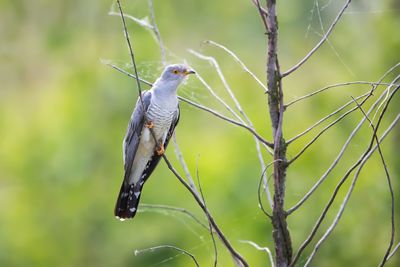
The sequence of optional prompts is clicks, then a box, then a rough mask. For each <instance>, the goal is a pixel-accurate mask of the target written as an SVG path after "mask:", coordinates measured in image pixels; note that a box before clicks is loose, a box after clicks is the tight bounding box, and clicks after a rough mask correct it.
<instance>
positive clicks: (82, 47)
mask: <svg viewBox="0 0 400 267" xmlns="http://www.w3.org/2000/svg"><path fill="white" fill-rule="evenodd" d="M278 2H279V3H278V16H279V27H280V32H279V34H280V35H279V56H280V63H281V68H282V69H283V70H287V69H288V68H289V67H290V66H292V65H293V64H295V63H296V62H297V61H298V60H300V59H301V58H302V57H303V56H304V55H305V54H306V53H307V52H308V51H309V50H310V49H311V48H312V47H313V45H314V44H316V43H317V42H318V40H319V39H320V35H321V34H322V29H321V24H320V20H319V18H318V12H317V9H316V4H315V3H318V7H319V9H320V15H321V16H320V17H321V19H322V21H321V22H322V25H323V27H324V29H325V30H326V29H327V28H328V26H329V24H330V22H331V21H332V20H333V18H334V17H335V16H336V14H337V12H338V10H339V9H340V7H341V5H342V2H343V1H330V0H321V1H319V2H314V1H313V0H307V1H293V0H292V1H289V0H282V1H278ZM123 5H124V7H125V11H126V12H127V13H129V14H131V15H134V16H136V17H138V18H143V17H146V16H149V10H148V3H147V1H146V0H136V1H123ZM154 6H155V12H156V20H157V24H158V26H159V29H160V32H161V35H162V38H163V41H164V43H165V45H166V46H167V47H168V61H169V62H171V63H172V62H183V61H185V60H186V61H187V62H188V63H189V64H191V65H192V66H193V67H194V68H195V69H196V70H197V71H198V72H199V73H200V74H201V75H202V76H203V77H204V78H205V80H206V81H207V82H208V83H209V84H210V85H211V86H212V87H213V88H214V89H215V90H216V92H217V93H219V94H220V95H221V96H222V97H224V99H227V102H228V103H230V104H232V101H229V98H228V95H227V94H226V92H225V91H224V88H223V86H222V83H221V81H220V80H219V79H218V76H217V75H216V73H215V71H214V70H213V69H212V67H211V66H210V64H209V63H208V62H205V61H202V60H199V59H197V58H196V57H194V56H193V55H191V54H190V53H188V52H187V49H188V48H192V49H195V50H197V51H201V52H202V53H204V54H206V55H211V56H214V57H215V58H216V59H217V60H218V62H219V64H220V66H221V68H222V70H223V72H224V74H225V75H226V78H227V81H228V83H229V84H230V85H231V87H232V89H233V90H234V92H235V93H236V94H237V97H238V99H239V100H240V102H241V103H242V105H243V108H244V110H245V111H246V112H247V114H248V115H249V117H250V118H251V119H252V121H253V123H254V125H255V127H256V129H257V131H258V132H259V133H261V134H262V135H264V136H266V138H268V139H271V133H270V123H269V116H268V113H267V99H266V96H265V94H263V92H262V90H261V88H259V86H258V85H257V83H255V82H254V80H252V79H251V78H250V77H249V76H248V75H246V73H244V72H243V71H242V69H241V68H240V67H239V66H238V65H237V64H236V63H235V62H234V61H233V60H232V58H230V57H229V56H227V55H226V54H225V53H223V52H221V51H220V50H218V49H216V48H213V47H209V46H206V45H204V44H202V41H203V40H207V39H211V40H214V41H217V42H220V43H222V44H224V45H226V46H227V47H229V48H230V49H231V50H233V51H234V52H235V53H236V54H237V55H238V56H239V57H240V58H241V59H242V60H243V61H244V62H245V63H246V64H247V65H248V67H249V68H250V69H251V70H252V71H254V73H255V74H256V75H257V76H258V77H260V79H261V80H262V81H265V79H266V78H265V58H266V41H265V35H264V29H263V27H262V23H261V20H260V18H259V16H258V13H257V11H256V9H255V8H254V6H253V5H252V3H251V1H250V0H242V1H228V0H224V1H222V0H221V1H178V0H164V1H161V0H155V1H154ZM113 9H115V6H114V5H113V2H112V1H109V0H107V1H99V0H97V1H94V0H90V1H78V0H70V1H50V0H37V1H28V0H17V1H6V0H0V209H1V212H0V266H77V267H78V266H99V267H100V266H139V267H141V266H192V265H193V264H192V262H191V261H190V259H189V258H188V257H186V256H183V255H181V254H179V253H177V252H176V251H173V250H168V249H161V250H157V251H154V252H148V253H142V254H139V255H137V256H135V255H134V251H135V250H136V249H143V248H148V247H152V246H158V245H164V244H168V245H175V246H178V247H180V248H184V249H187V250H188V251H189V252H191V253H193V254H194V255H195V256H196V257H197V258H198V260H199V262H200V264H201V265H202V266H212V264H213V246H212V242H211V239H210V235H209V234H208V233H207V231H206V230H205V229H203V228H201V227H200V226H198V224H196V223H195V222H194V221H193V220H191V219H190V218H188V217H187V216H185V215H183V214H180V213H176V212H171V211H162V210H161V211H160V210H152V209H143V210H142V211H141V212H139V213H138V214H137V216H136V218H135V219H134V220H131V221H125V222H120V221H118V220H116V219H115V218H114V216H113V208H114V204H115V201H116V197H117V193H118V191H119V188H120V183H121V181H122V177H123V163H122V151H121V144H122V139H123V136H124V134H125V129H126V125H127V123H128V120H129V118H130V114H131V112H132V109H133V106H134V104H135V102H136V98H137V89H136V85H135V82H134V80H132V79H130V78H129V77H127V76H125V75H123V74H121V73H118V72H116V71H115V70H113V69H111V68H109V67H108V66H106V65H105V64H103V63H102V62H103V61H107V62H112V63H114V64H116V65H118V66H120V67H122V68H124V69H127V70H129V71H131V68H130V63H129V62H130V61H129V54H128V51H127V47H126V43H125V39H124V35H123V32H122V28H121V21H120V19H119V18H118V17H116V16H109V15H108V12H109V11H110V10H113ZM128 27H129V30H130V33H131V34H132V38H133V44H134V49H135V51H136V57H137V62H138V67H139V71H140V73H141V75H142V77H144V78H146V79H148V80H150V81H154V79H155V78H156V77H157V76H158V75H159V74H160V72H161V70H162V63H161V57H160V50H159V47H158V46H157V44H156V43H155V42H154V39H153V37H152V36H151V34H149V32H148V31H146V30H145V29H143V28H141V27H139V26H138V25H137V24H135V23H133V22H132V21H128ZM399 28H400V4H399V2H398V1H397V0H385V1H373V0H364V1H361V0H358V1H353V3H352V4H351V6H350V7H349V9H348V12H346V13H345V15H344V16H343V18H342V20H341V21H340V22H339V24H338V25H337V27H336V29H335V31H334V33H333V34H332V35H331V37H330V39H329V40H330V45H329V44H325V45H323V47H322V48H321V49H320V50H319V51H318V52H317V53H316V54H315V55H314V56H313V57H312V58H311V59H310V61H309V62H308V63H306V64H305V65H304V66H303V67H302V68H301V69H300V70H298V71H297V72H295V73H294V74H293V75H291V76H290V77H288V78H287V79H286V80H285V81H284V84H283V86H284V94H285V100H286V101H290V100H293V99H295V98H296V97H299V96H301V95H304V94H306V93H308V92H311V91H314V90H316V89H318V88H321V87H323V86H326V85H329V84H332V83H337V82H345V81H356V80H365V81H377V80H378V79H379V77H381V76H382V75H383V73H385V71H386V70H388V69H389V68H390V67H391V66H393V65H394V64H396V63H398V62H399V61H400V34H399ZM399 74H400V71H399V70H397V71H395V72H394V73H392V74H391V75H389V77H388V78H387V79H386V80H385V81H386V82H390V81H391V80H393V78H394V77H395V76H397V75H399ZM369 88H370V87H369V86H351V87H343V88H340V89H336V90H332V91H329V92H326V93H324V94H321V95H319V96H318V97H315V98H313V99H310V100H307V101H304V102H301V103H299V104H296V105H294V106H292V107H291V108H289V109H288V110H287V112H286V113H285V116H286V117H285V125H284V134H285V136H286V138H287V139H288V138H291V137H293V136H295V135H296V134H297V133H299V132H301V131H303V130H304V129H306V128H307V127H308V126H309V125H311V124H312V123H314V122H316V121H317V120H318V119H319V118H321V117H323V116H325V115H327V114H328V113H330V112H331V111H333V110H334V109H335V108H336V107H338V106H339V105H342V104H344V103H345V102H347V101H349V100H350V96H357V95H360V94H362V93H364V92H366V91H367V90H369ZM382 90H383V87H380V89H379V91H378V92H379V93H380V92H382ZM379 93H378V94H377V95H379ZM180 94H181V95H182V96H185V97H188V98H190V99H192V100H194V101H197V102H199V103H201V104H206V105H208V106H210V107H212V108H214V109H215V110H217V111H219V112H221V113H224V114H227V115H228V113H227V112H226V111H225V109H224V107H222V106H220V105H219V104H218V103H217V102H216V101H215V100H214V99H213V98H212V97H211V96H210V94H209V93H208V92H207V91H206V90H205V88H204V87H203V86H202V85H201V83H200V82H199V81H198V80H197V79H196V78H195V77H192V78H191V79H190V80H189V81H188V82H187V84H185V85H184V86H182V88H181V90H180ZM370 103H372V102H369V104H370ZM399 104H400V102H399V99H398V96H397V97H396V98H395V99H394V102H393V105H391V108H390V109H389V112H388V115H387V117H386V119H385V120H384V122H383V126H382V129H385V127H387V126H388V125H389V123H390V122H391V121H392V120H393V119H394V117H395V116H396V115H397V113H398V106H399ZM367 106H368V105H367ZM181 112H182V115H181V121H180V125H179V126H178V128H177V131H176V134H177V138H178V142H179V145H180V148H181V150H182V152H183V154H184V156H185V159H186V162H187V163H188V166H189V168H190V170H191V171H192V174H193V175H194V174H195V170H196V164H197V165H198V169H199V174H200V180H201V184H202V189H203V191H204V196H205V198H206V201H207V205H208V207H209V209H210V210H211V212H212V214H213V215H214V216H215V219H216V221H217V222H218V223H219V225H220V227H221V228H222V230H223V231H224V232H225V233H226V235H227V236H228V238H229V239H230V241H231V242H232V244H233V246H234V247H235V248H237V249H238V250H239V251H240V252H241V253H242V255H243V256H244V257H245V258H246V259H247V260H248V262H249V264H250V266H268V264H269V261H268V258H267V255H266V254H265V252H263V251H258V250H256V249H254V248H253V247H251V246H250V245H248V244H245V243H241V242H240V240H252V241H254V242H256V243H257V244H259V245H260V246H268V247H269V248H270V249H271V250H273V244H272V239H271V231H272V230H271V225H270V223H269V222H268V220H267V219H266V217H265V216H263V214H262V212H261V211H260V209H259V208H258V202H257V193H256V192H257V187H258V181H259V177H260V174H261V168H260V166H259V162H258V159H257V154H256V150H255V145H254V141H253V138H252V137H251V135H249V134H248V132H246V131H245V130H243V129H241V128H238V127H235V126H232V125H230V124H227V123H225V122H222V121H220V120H218V119H217V118H215V117H212V116H211V115H209V114H208V113H205V112H203V111H199V110H197V109H194V108H193V107H191V106H188V105H187V104H185V103H182V104H181ZM360 118H362V115H361V114H360V113H359V112H355V113H353V114H352V115H351V116H349V117H348V118H346V119H345V120H343V121H342V122H341V123H340V124H338V125H337V126H336V127H335V128H333V129H331V130H329V131H328V132H327V133H326V134H325V135H324V136H323V137H322V138H320V140H319V141H318V142H317V143H316V145H315V146H314V147H312V148H311V149H310V150H309V151H308V153H307V154H306V155H305V156H304V157H303V158H301V159H300V160H298V161H297V162H296V163H295V164H293V166H291V168H290V169H289V171H288V177H287V193H286V196H287V201H286V207H288V208H289V207H291V206H292V205H294V204H295V203H296V202H297V201H298V200H299V199H300V198H301V197H302V196H303V195H304V194H305V193H306V192H307V191H308V189H309V188H310V187H311V186H312V185H313V184H314V183H315V181H316V180H317V179H318V178H319V177H320V176H321V175H322V174H323V173H324V172H325V170H326V169H327V168H328V166H329V165H330V164H331V162H332V161H333V159H334V157H335V156H336V155H337V153H338V152H339V151H340V147H341V146H342V145H343V143H344V142H345V140H346V138H347V136H348V135H349V134H350V132H351V131H352V129H353V128H354V127H355V125H356V122H357V121H358V120H359V119H360ZM320 129H321V128H320ZM317 132H318V130H316V131H313V132H312V133H310V134H308V135H307V136H306V137H304V138H301V139H299V140H298V141H297V142H295V143H293V144H292V145H291V146H290V147H289V149H288V157H289V158H290V157H292V156H294V155H296V154H297V152H298V151H299V150H300V149H301V148H302V147H303V146H304V145H305V144H306V143H307V141H309V140H310V139H311V138H312V136H314V135H315V134H316V133H317ZM381 132H382V131H380V133H381ZM370 134H371V130H370V129H369V128H368V127H366V126H364V127H363V128H362V131H361V133H360V134H358V135H357V136H356V138H355V140H354V142H352V144H351V145H350V147H349V149H348V151H347V152H346V154H345V157H344V158H343V160H342V161H341V163H340V164H339V166H338V168H337V169H335V171H334V172H333V173H332V174H331V175H330V176H329V177H328V179H327V181H326V182H325V183H324V184H323V185H322V186H321V187H320V188H319V190H318V191H317V193H316V194H315V195H314V196H313V197H312V198H310V200H309V201H308V202H306V204H305V205H304V206H303V207H301V208H300V209H299V210H298V211H296V212H295V213H294V214H293V215H292V216H291V217H289V228H290V231H291V234H292V240H293V246H294V249H295V250H297V248H298V246H299V245H300V244H301V242H302V241H303V240H304V239H305V237H306V236H307V235H308V234H309V232H310V230H311V227H312V226H313V224H314V222H315V220H316V219H317V218H318V216H319V214H320V212H321V210H322V208H323V207H324V205H325V204H326V202H327V200H328V198H329V197H330V195H331V192H332V190H333V187H334V186H335V184H336V183H337V182H338V180H339V179H340V178H341V177H342V175H343V174H344V172H345V170H346V169H347V168H348V167H349V166H351V164H353V163H354V162H355V161H356V159H357V158H358V157H359V155H360V154H361V153H362V151H364V149H365V148H366V147H367V144H368V142H369V140H370ZM382 147H383V149H384V153H385V156H386V160H387V162H388V165H389V171H390V173H391V175H392V179H393V186H394V190H395V193H397V199H396V204H397V207H396V216H397V217H396V226H397V227H398V228H399V226H400V225H399V219H400V218H399V212H398V211H399V208H398V207H399V206H400V202H399V196H400V195H399V194H398V193H399V186H400V185H399V184H400V183H399V179H398V177H399V173H400V164H399V159H398V158H399V154H398V148H399V127H397V128H396V129H395V130H394V131H393V132H392V133H391V134H390V135H389V136H388V138H387V139H386V140H385V142H384V144H383V145H382ZM167 155H168V156H169V158H170V159H172V160H173V162H174V164H175V166H177V168H178V169H179V171H181V172H182V169H181V167H180V166H179V163H178V162H177V160H176V158H175V155H174V152H173V146H172V145H171V146H170V147H169V149H168V152H167ZM264 156H265V161H266V162H269V161H271V157H270V156H268V154H266V153H265V154H264ZM182 173H183V172H182ZM351 177H352V176H351ZM349 184H350V183H349V182H347V183H346V184H345V185H344V189H343V190H342V192H341V193H340V194H339V196H338V201H337V202H335V204H334V206H333V209H332V211H331V212H330V213H329V215H328V218H327V221H326V223H324V224H323V227H322V228H323V230H325V229H326V228H327V227H328V226H329V224H330V222H331V221H332V219H333V218H334V216H335V214H336V211H337V210H338V208H339V206H340V203H339V202H340V201H341V200H342V198H343V197H344V193H345V192H346V191H347V188H348V186H349ZM264 199H265V196H264ZM141 203H148V204H164V205H172V206H177V207H183V208H186V209H187V210H189V211H191V212H192V213H193V214H195V215H196V216H198V217H199V218H201V220H203V221H204V222H205V220H204V216H203V214H202V213H201V211H200V209H199V207H198V206H196V204H195V203H194V201H193V199H192V198H191V197H190V195H189V193H188V192H187V191H186V190H185V189H184V187H183V186H182V185H181V184H180V183H179V182H178V181H177V179H176V178H175V177H174V176H173V175H172V174H171V173H170V172H169V171H168V169H167V168H166V165H165V164H164V163H163V162H161V163H160V165H159V166H158V168H157V170H156V171H155V172H154V174H153V175H152V177H151V179H149V181H148V183H147V184H146V186H145V189H144V192H143V196H142V200H141ZM265 203H266V202H265ZM265 205H267V204H265ZM321 233H322V232H321V231H320V232H319V233H318V234H317V237H320V236H321ZM389 233H390V198H389V193H388V187H387V182H386V178H385V176H384V172H383V168H382V165H381V163H380V160H379V157H377V155H375V156H374V157H373V158H372V160H371V161H370V162H369V163H368V164H367V165H366V167H365V169H364V170H363V171H362V173H361V176H360V179H359V181H358V184H357V187H356V189H355V191H354V193H353V195H352V198H351V199H350V203H349V205H348V207H347V209H346V211H345V213H344V216H343V218H342V220H341V221H340V223H339V225H338V226H337V228H336V230H335V231H334V232H333V234H332V235H331V236H330V237H329V239H328V241H327V242H326V243H325V244H324V245H323V246H322V247H321V249H320V251H319V252H318V254H317V256H316V257H315V260H314V262H313V266H376V265H377V264H378V263H379V262H380V260H381V259H382V257H383V255H384V252H385V250H386V248H387V246H388V241H389ZM398 242H399V234H398V231H397V233H396V243H398ZM217 243H218V256H219V263H218V266H232V265H233V263H232V261H231V259H230V256H229V254H228V253H227V252H226V250H225V249H224V248H223V247H222V246H221V245H220V243H219V242H217ZM314 244H315V242H313V243H312V245H314ZM310 248H311V247H310ZM310 248H309V249H307V250H306V252H305V254H304V257H303V258H302V259H301V260H300V265H301V263H303V262H304V261H305V259H306V258H305V256H307V255H308V254H309V253H310V251H311V250H310ZM387 266H400V256H399V253H397V255H396V256H394V257H393V258H392V259H391V260H390V262H389V264H388V265H387Z"/></svg>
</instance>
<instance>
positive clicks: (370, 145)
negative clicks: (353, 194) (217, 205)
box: [290, 89, 397, 266]
mask: <svg viewBox="0 0 400 267" xmlns="http://www.w3.org/2000/svg"><path fill="white" fill-rule="evenodd" d="M396 91H397V89H396ZM396 91H394V92H393V93H392V96H393V95H394V93H395V92H396ZM381 98H382V95H381V97H380V99H381ZM380 99H378V101H379V100H380ZM378 101H376V102H375V103H374V105H373V106H372V107H371V108H370V110H369V111H368V113H367V115H369V114H370V113H371V112H372V110H373V109H374V108H375V107H376V105H377V103H378ZM388 105H389V101H388V102H387V103H386V105H385V109H384V110H385V111H386V108H387V107H388ZM383 114H384V112H383V111H382V113H381V117H380V118H379V121H378V123H377V125H376V130H377V129H378V128H379V125H380V122H381V121H382V118H383ZM365 120H366V119H365V117H364V118H363V119H362V121H361V122H360V124H359V125H358V126H360V125H361V124H362V123H363V122H364V121H365ZM358 126H357V127H358ZM374 140H375V139H374V138H372V140H371V141H370V143H369V146H368V148H367V149H366V151H365V152H364V153H363V155H362V156H361V157H360V158H359V159H358V161H357V162H356V163H354V164H353V165H352V166H351V167H350V168H349V169H348V170H347V172H346V173H345V175H344V176H343V178H342V179H341V180H340V182H339V183H338V184H337V186H336V187H335V190H334V191H333V193H332V196H331V197H330V199H329V201H328V203H327V204H326V206H325V208H324V209H323V212H322V213H321V215H320V217H319V218H318V220H317V222H316V224H315V225H314V227H313V229H312V230H311V233H310V234H309V236H308V237H307V238H306V240H305V241H304V242H303V243H302V244H301V246H300V248H299V249H298V251H297V253H296V255H295V257H294V258H293V261H292V262H291V264H290V266H295V264H296V262H297V261H298V259H299V258H300V256H301V254H302V252H303V251H304V249H305V248H306V247H307V246H308V244H310V242H311V241H312V239H313V238H314V236H315V234H316V232H317V230H318V229H319V227H320V226H321V224H322V222H323V220H324V219H325V217H326V214H327V213H328V211H329V209H330V207H331V206H332V204H333V202H334V200H335V198H336V196H337V194H338V192H339V190H340V188H341V186H342V185H343V184H344V182H345V181H346V180H347V178H348V177H349V175H350V174H351V173H352V172H353V170H355V169H356V168H357V167H358V166H359V165H360V164H362V162H363V160H364V159H365V157H366V156H367V155H368V153H369V152H370V151H371V150H372V148H373V143H374ZM339 219H340V217H339V218H338V220H339ZM338 220H337V221H338ZM336 223H337V222H336ZM333 228H334V226H333ZM333 228H332V230H333ZM332 230H331V231H332ZM328 231H329V229H328ZM328 231H327V235H329V233H330V232H329V233H328ZM321 239H322V238H321ZM317 245H318V244H317ZM317 249H318V248H317ZM315 250H316V249H315ZM313 253H314V252H313ZM314 254H315V253H314Z"/></svg>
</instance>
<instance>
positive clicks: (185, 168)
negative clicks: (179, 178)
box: [172, 132, 199, 194]
mask: <svg viewBox="0 0 400 267" xmlns="http://www.w3.org/2000/svg"><path fill="white" fill-rule="evenodd" d="M172 140H173V141H174V146H175V155H176V157H177V159H178V160H179V163H180V164H181V166H182V168H183V171H184V172H185V176H186V178H187V180H188V181H189V185H190V187H191V188H192V189H193V190H194V191H195V192H196V193H197V194H199V192H197V188H196V185H195V184H194V181H193V178H192V175H191V174H190V171H189V168H188V166H187V165H186V162H185V159H184V158H183V155H182V152H181V150H180V149H179V145H178V142H177V139H176V133H175V132H174V133H173V135H172Z"/></svg>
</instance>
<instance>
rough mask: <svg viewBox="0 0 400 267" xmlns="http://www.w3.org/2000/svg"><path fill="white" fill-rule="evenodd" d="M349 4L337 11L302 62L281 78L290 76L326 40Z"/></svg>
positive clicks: (347, 1)
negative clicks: (329, 24)
mask: <svg viewBox="0 0 400 267" xmlns="http://www.w3.org/2000/svg"><path fill="white" fill-rule="evenodd" d="M350 2H351V0H346V3H345V4H344V5H343V7H342V9H341V10H340V11H339V13H338V15H337V16H336V18H335V19H334V21H333V22H332V24H331V26H330V27H329V29H328V30H327V31H326V33H325V34H324V36H323V37H322V39H321V40H320V41H319V42H318V44H317V45H316V46H315V47H314V48H313V49H311V51H310V52H309V53H308V54H307V55H306V56H305V57H304V58H303V59H302V60H300V62H299V63H297V64H296V65H294V66H293V67H292V68H290V69H289V70H287V71H286V72H284V73H282V77H286V76H288V75H289V74H291V73H292V72H294V71H295V70H297V69H298V68H299V67H300V66H301V65H303V64H304V63H305V62H306V61H307V60H308V59H309V58H310V57H311V56H312V55H313V54H314V53H315V52H316V51H317V50H318V49H319V48H320V47H321V45H322V44H323V43H324V42H325V41H326V40H327V39H328V36H329V35H330V34H331V32H332V30H333V29H334V28H335V26H336V24H337V23H338V21H339V20H340V18H341V17H342V15H343V13H344V11H345V10H346V9H347V7H348V6H349V4H350Z"/></svg>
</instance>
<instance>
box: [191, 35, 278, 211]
mask: <svg viewBox="0 0 400 267" xmlns="http://www.w3.org/2000/svg"><path fill="white" fill-rule="evenodd" d="M209 42H210V43H211V44H213V45H216V46H217V47H220V48H221V49H224V50H225V51H228V53H229V52H230V51H229V50H228V49H227V48H225V47H224V46H221V45H219V44H217V43H214V42H212V41H209ZM190 52H191V53H192V54H194V55H195V56H197V57H198V58H200V59H203V60H206V61H208V62H209V63H211V65H212V66H213V67H214V68H215V70H216V72H217V74H218V76H219V78H220V79H221V81H222V84H223V85H224V87H225V90H226V91H227V93H228V94H229V96H230V97H231V99H232V101H233V102H234V104H235V106H236V109H237V110H238V111H239V113H240V114H242V116H243V118H244V120H245V122H246V123H247V125H248V127H249V128H250V129H252V130H254V126H253V123H252V122H251V120H250V118H249V117H248V116H247V115H246V113H245V112H244V111H243V108H242V106H241V105H240V103H239V101H238V100H237V98H236V97H235V94H234V93H233V91H232V89H231V88H230V86H229V84H228V82H227V81H226V79H225V76H224V74H223V73H222V70H221V68H220V66H219V64H218V62H217V61H216V60H215V58H213V57H210V56H205V55H203V54H200V53H198V52H195V51H193V50H190ZM231 53H232V52H231ZM232 54H233V53H232ZM233 55H234V54H233ZM234 57H236V56H235V55H234ZM236 58H237V57H236ZM238 60H239V59H238ZM239 62H241V61H240V60H239ZM242 64H243V63H242ZM243 65H244V64H243ZM244 67H245V68H246V66H244ZM260 83H261V82H260ZM254 141H255V143H256V150H257V156H258V159H259V161H260V165H261V170H263V169H264V168H265V164H264V159H263V156H262V153H261V150H260V144H259V141H258V140H257V138H256V137H255V136H254ZM271 145H272V144H271ZM265 191H266V193H267V199H268V202H269V204H270V206H271V207H272V198H271V195H270V192H269V188H268V185H267V186H266V188H265Z"/></svg>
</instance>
